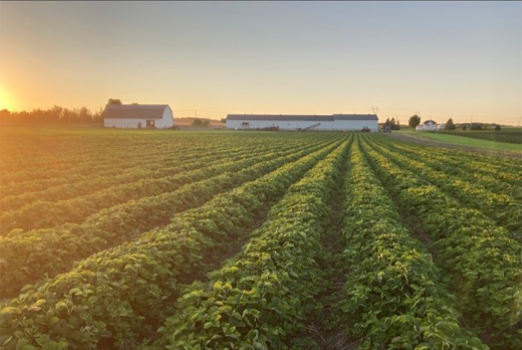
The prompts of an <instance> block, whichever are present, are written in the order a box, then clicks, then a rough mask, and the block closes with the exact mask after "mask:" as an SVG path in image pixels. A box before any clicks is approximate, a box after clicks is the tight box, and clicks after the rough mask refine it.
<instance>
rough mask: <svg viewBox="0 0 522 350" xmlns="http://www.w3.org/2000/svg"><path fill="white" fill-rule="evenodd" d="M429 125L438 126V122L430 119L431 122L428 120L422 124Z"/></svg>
mask: <svg viewBox="0 0 522 350" xmlns="http://www.w3.org/2000/svg"><path fill="white" fill-rule="evenodd" d="M428 123H429V124H437V122H436V121H434V120H431V119H429V120H426V121H425V122H424V123H422V124H428Z"/></svg>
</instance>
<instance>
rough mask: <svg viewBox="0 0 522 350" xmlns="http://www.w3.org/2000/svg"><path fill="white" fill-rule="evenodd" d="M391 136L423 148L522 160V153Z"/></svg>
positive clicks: (397, 134) (407, 136)
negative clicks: (443, 148) (445, 149)
mask: <svg viewBox="0 0 522 350" xmlns="http://www.w3.org/2000/svg"><path fill="white" fill-rule="evenodd" d="M390 136H391V137H393V138H396V139H398V140H401V141H406V142H413V143H416V144H419V145H423V146H433V147H445V148H452V149H458V150H461V151H471V152H478V153H481V154H485V155H488V156H503V157H510V158H515V159H520V160H522V153H520V154H517V153H515V152H506V151H496V150H488V149H484V148H477V147H470V146H461V145H452V144H449V143H445V142H439V141H433V140H425V139H419V138H416V137H413V136H410V135H406V134H399V133H391V134H390Z"/></svg>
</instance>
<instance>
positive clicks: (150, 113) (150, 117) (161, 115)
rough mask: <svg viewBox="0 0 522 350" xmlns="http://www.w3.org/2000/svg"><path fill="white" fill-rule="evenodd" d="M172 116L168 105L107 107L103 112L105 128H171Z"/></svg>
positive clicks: (172, 123)
mask: <svg viewBox="0 0 522 350" xmlns="http://www.w3.org/2000/svg"><path fill="white" fill-rule="evenodd" d="M173 125H174V116H173V115H172V110H171V109H170V107H169V106H168V105H139V104H131V105H107V107H105V111H104V112H103V126H105V127H106V128H113V127H114V128H132V129H140V128H157V129H165V128H171V127H172V126H173Z"/></svg>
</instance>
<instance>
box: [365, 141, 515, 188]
mask: <svg viewBox="0 0 522 350" xmlns="http://www.w3.org/2000/svg"><path fill="white" fill-rule="evenodd" d="M372 136H373V135H372ZM374 137H375V136H374ZM393 146H394V147H396V148H401V149H404V150H407V151H408V153H410V152H411V153H415V154H419V152H421V153H426V152H427V153H429V152H430V151H431V152H432V154H430V157H433V158H435V159H438V160H439V161H440V162H443V163H447V164H451V165H454V166H458V167H462V168H464V169H468V170H469V171H474V172H478V173H481V174H484V175H485V176H493V177H495V178H497V179H500V180H502V181H504V182H506V183H509V184H511V185H514V186H520V183H521V182H522V176H521V173H522V163H521V162H520V161H518V160H516V159H511V158H506V157H493V156H485V155H481V154H478V153H471V152H463V151H457V150H453V149H452V150H448V149H445V148H442V147H439V148H434V147H424V146H419V145H412V144H410V143H406V142H402V141H397V140H395V142H393Z"/></svg>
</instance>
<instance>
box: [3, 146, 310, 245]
mask: <svg viewBox="0 0 522 350" xmlns="http://www.w3.org/2000/svg"><path fill="white" fill-rule="evenodd" d="M303 147H304V146H301V148H303ZM294 148H295V147H294ZM272 150H280V151H287V152H288V150H290V151H292V148H291V147H290V148H288V147H267V149H266V150H265V151H266V152H269V153H270V152H272ZM262 153H263V152H262V151H258V152H253V151H252V150H246V151H244V152H239V153H238V154H230V155H228V156H227V157H224V158H222V159H219V158H217V157H215V156H214V157H211V158H209V159H206V163H205V162H204V161H205V159H202V161H201V162H194V163H188V164H184V165H179V166H177V167H174V168H168V167H167V168H165V169H162V170H159V171H156V173H157V176H150V175H151V174H150V173H149V176H145V175H146V174H147V173H146V172H137V173H136V174H140V175H141V174H142V173H143V174H144V175H141V176H138V179H136V181H134V182H132V181H125V182H116V185H115V186H112V187H106V188H104V189H102V190H100V191H95V192H94V193H91V194H86V195H81V192H83V191H84V190H80V193H78V190H77V189H76V188H75V187H76V186H74V185H71V186H69V187H68V188H66V191H61V193H64V192H65V193H67V192H73V193H74V192H77V195H76V196H74V198H72V199H68V200H62V201H56V202H50V201H48V200H45V198H38V200H36V201H34V196H30V195H28V196H24V198H23V199H24V200H28V202H26V205H25V206H23V207H22V208H20V209H18V210H11V211H8V209H9V207H6V206H2V208H3V213H2V214H1V215H0V226H1V229H0V235H5V234H7V233H8V232H9V231H11V230H13V229H15V228H20V229H22V230H30V229H39V228H48V227H53V226H56V225H59V224H62V223H67V222H68V223H78V222H81V221H82V220H83V219H85V218H86V217H87V216H89V215H92V214H93V213H95V212H97V211H99V210H101V209H104V208H108V207H111V206H114V205H117V204H120V203H124V202H126V201H129V200H132V199H138V198H141V197H145V196H153V195H158V194H161V193H164V192H168V191H172V190H173V188H174V189H175V188H176V187H177V186H179V183H180V180H179V179H185V180H189V181H190V179H191V178H192V179H193V180H195V181H197V180H199V179H200V178H201V175H200V174H201V173H204V172H207V170H206V169H205V168H209V169H211V170H212V169H213V168H212V167H213V166H218V168H219V167H220V166H221V165H222V164H223V163H231V162H235V161H238V162H239V161H241V160H242V159H244V158H251V157H253V156H256V155H261V154H262ZM132 175H133V173H131V174H128V175H127V177H130V178H131V179H132ZM134 176H136V175H134ZM140 177H142V178H141V179H140ZM92 181H97V182H102V183H105V182H104V181H101V179H100V178H96V179H94V180H92ZM112 181H113V180H108V181H107V182H108V183H111V182H112ZM83 185H86V184H83ZM82 188H85V187H82ZM67 190H69V191H67ZM55 193H56V192H55ZM57 193H60V191H58V192H57ZM25 197H28V198H25ZM31 199H33V200H31Z"/></svg>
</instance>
